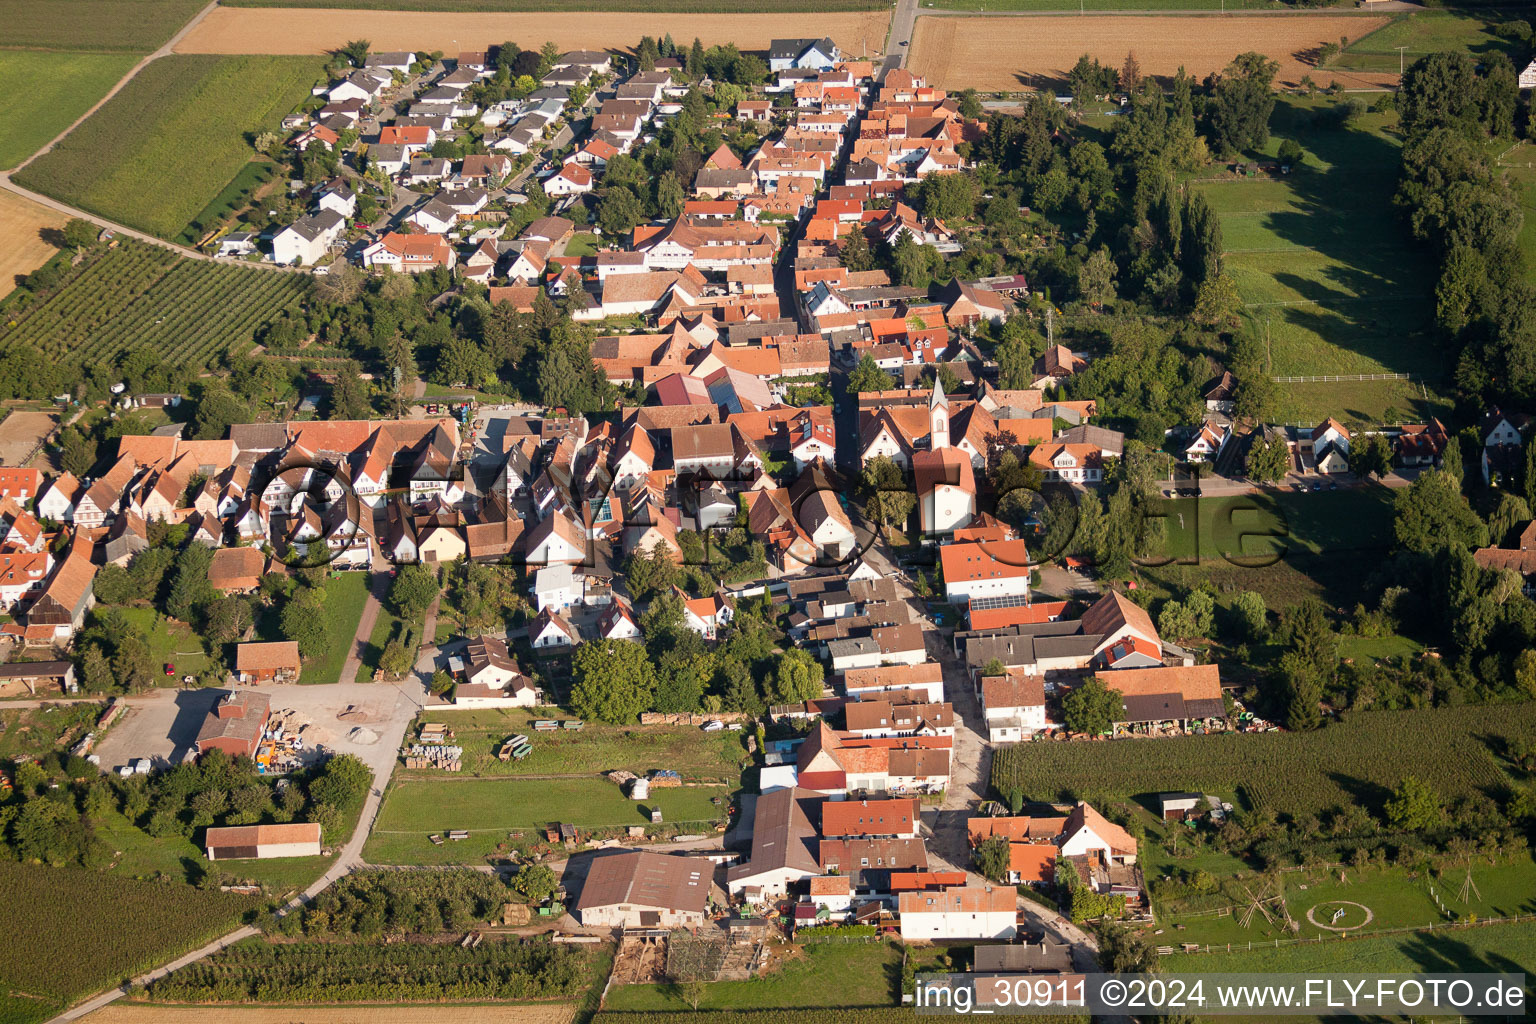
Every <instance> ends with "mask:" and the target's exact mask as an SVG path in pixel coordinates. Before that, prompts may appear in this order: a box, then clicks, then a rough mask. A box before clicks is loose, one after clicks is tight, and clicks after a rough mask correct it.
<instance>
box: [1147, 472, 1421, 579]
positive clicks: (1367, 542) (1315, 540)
mask: <svg viewBox="0 0 1536 1024" xmlns="http://www.w3.org/2000/svg"><path fill="white" fill-rule="evenodd" d="M1394 497H1395V494H1394V492H1393V491H1392V490H1390V489H1389V488H1386V487H1381V486H1376V485H1367V486H1364V487H1346V488H1343V489H1341V490H1337V491H1323V492H1320V493H1312V492H1308V493H1306V494H1301V493H1298V492H1295V491H1274V492H1265V493H1262V494H1244V495H1238V496H1227V497H1199V498H1169V499H1165V500H1163V501H1162V502H1161V503H1160V504H1159V506H1158V507H1157V508H1156V509H1155V511H1157V512H1160V513H1161V514H1162V515H1163V516H1164V517H1165V518H1164V520H1163V524H1164V530H1165V537H1166V545H1165V547H1164V548H1163V550H1162V551H1157V552H1148V555H1149V556H1168V557H1174V558H1188V557H1190V556H1191V555H1193V554H1195V553H1196V552H1197V551H1198V554H1199V557H1200V560H1201V562H1202V564H1204V563H1207V562H1217V561H1218V560H1219V561H1220V562H1221V563H1222V564H1230V563H1228V562H1227V559H1228V558H1233V559H1241V560H1245V561H1246V560H1251V561H1253V562H1266V561H1270V560H1272V559H1275V558H1276V557H1278V558H1284V557H1286V555H1288V554H1289V553H1290V552H1292V551H1294V552H1297V553H1298V554H1309V555H1321V554H1328V553H1336V554H1353V553H1357V552H1359V551H1360V550H1361V549H1362V548H1371V549H1376V548H1383V547H1385V546H1387V545H1388V544H1390V543H1391V540H1392V502H1393V498H1394Z"/></svg>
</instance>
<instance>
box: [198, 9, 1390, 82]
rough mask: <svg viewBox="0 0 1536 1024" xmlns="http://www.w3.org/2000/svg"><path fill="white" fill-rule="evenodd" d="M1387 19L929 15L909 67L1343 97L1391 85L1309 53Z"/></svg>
mask: <svg viewBox="0 0 1536 1024" xmlns="http://www.w3.org/2000/svg"><path fill="white" fill-rule="evenodd" d="M1387 21H1388V19H1387V18H1383V17H1356V16H1353V15H1326V14H1324V15H1310V14H1308V15H1291V14H1271V15H1263V14H1254V15H1246V16H1233V17H1225V18H1222V17H1200V16H1173V15H1106V16H1095V15H1088V16H1086V17H1084V16H1071V15H1063V16H1060V17H1054V16H1039V17H1036V16H1028V17H1024V16H1017V17H982V18H970V17H950V16H931V17H923V18H919V19H918V22H917V31H916V32H915V34H914V36H913V39H912V61H911V65H910V66H911V68H912V70H913V72H915V73H916V74H918V75H921V76H922V77H924V78H926V79H927V80H928V81H929V82H930V83H931V84H933V85H938V86H941V87H943V88H946V89H963V88H965V87H967V86H970V87H972V88H975V89H980V90H982V91H984V92H985V91H994V90H1000V91H1018V90H1020V89H1024V88H1038V87H1040V86H1043V85H1047V84H1051V85H1054V84H1060V83H1064V82H1065V81H1066V77H1067V71H1068V70H1069V69H1070V68H1071V67H1072V65H1073V64H1076V63H1077V59H1078V58H1079V57H1081V56H1082V55H1083V54H1084V53H1087V54H1089V55H1091V56H1093V57H1095V58H1097V59H1098V60H1101V61H1103V62H1105V63H1107V64H1109V65H1110V66H1112V67H1119V66H1120V65H1121V63H1122V62H1124V60H1125V55H1126V53H1128V52H1130V51H1132V50H1134V51H1135V52H1136V59H1137V61H1139V62H1140V64H1141V70H1142V72H1143V73H1144V74H1149V75H1167V76H1172V75H1173V74H1175V73H1176V72H1177V71H1178V69H1179V68H1180V67H1182V68H1184V70H1185V71H1186V72H1188V73H1189V74H1191V75H1194V76H1195V77H1196V78H1203V77H1205V76H1206V75H1207V74H1209V73H1211V72H1213V71H1220V70H1221V69H1222V68H1223V67H1225V66H1226V65H1227V63H1228V62H1230V61H1231V60H1232V58H1233V57H1235V56H1237V55H1238V54H1239V53H1244V52H1246V51H1249V50H1257V51H1259V52H1260V53H1264V54H1267V55H1268V56H1270V57H1272V58H1274V59H1275V60H1276V61H1278V62H1279V63H1280V72H1279V74H1278V75H1276V76H1275V84H1276V85H1279V86H1289V85H1295V84H1296V83H1297V82H1299V81H1300V80H1301V77H1302V76H1303V75H1311V76H1312V78H1313V79H1314V80H1315V81H1316V82H1317V84H1318V85H1323V86H1326V85H1327V84H1328V83H1329V82H1330V81H1331V80H1333V79H1335V78H1336V79H1338V80H1339V82H1340V84H1342V85H1343V86H1344V87H1345V88H1347V89H1358V88H1370V87H1376V86H1384V85H1394V84H1396V81H1397V75H1396V74H1387V73H1383V72H1347V71H1335V70H1333V69H1331V68H1317V67H1314V66H1313V65H1312V63H1311V55H1312V54H1313V52H1315V51H1316V49H1317V47H1318V46H1320V45H1321V44H1322V43H1324V42H1327V41H1330V40H1332V41H1334V42H1337V41H1338V39H1339V37H1340V36H1348V37H1349V38H1351V39H1358V38H1360V37H1361V36H1363V35H1365V34H1366V33H1367V32H1370V31H1372V30H1374V29H1376V28H1378V27H1380V26H1381V25H1384V24H1386V22H1387ZM205 24H206V22H205Z"/></svg>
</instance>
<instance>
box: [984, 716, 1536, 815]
mask: <svg viewBox="0 0 1536 1024" xmlns="http://www.w3.org/2000/svg"><path fill="white" fill-rule="evenodd" d="M1533 735H1536V705H1531V704H1515V705H1500V706H1499V707H1497V708H1486V707H1461V708H1433V709H1425V710H1420V711H1375V712H1360V713H1356V714H1353V715H1349V716H1347V717H1346V718H1344V719H1343V720H1342V721H1336V722H1331V723H1330V724H1328V725H1327V726H1326V727H1324V728H1322V729H1319V730H1317V731H1315V732H1301V733H1287V732H1272V733H1257V734H1242V735H1234V734H1225V735H1215V736H1187V737H1175V738H1171V739H1160V740H1158V741H1157V742H1155V743H1153V742H1140V741H1135V740H1119V741H1113V742H1103V743H1087V742H1078V743H1066V742H1040V743H1029V744H1023V745H1021V746H1014V747H1007V748H1004V749H1001V750H999V751H998V752H997V753H996V755H994V757H993V761H992V786H993V789H994V790H996V791H997V792H998V793H1006V792H1008V791H1009V790H1010V789H1012V788H1014V787H1017V788H1018V789H1019V790H1020V791H1021V792H1022V793H1023V794H1024V796H1025V797H1026V798H1029V799H1036V800H1044V799H1055V798H1057V797H1061V796H1065V795H1067V794H1076V795H1077V796H1079V797H1081V798H1083V799H1094V798H1100V797H1106V798H1107V797H1134V796H1137V795H1144V794H1148V793H1163V792H1170V791H1184V790H1200V791H1204V792H1208V793H1217V794H1221V795H1229V796H1237V797H1239V798H1240V799H1241V801H1242V803H1243V804H1246V805H1247V806H1250V807H1270V808H1273V809H1275V810H1276V811H1278V812H1280V813H1282V814H1292V815H1296V814H1305V813H1309V812H1310V813H1320V812H1322V811H1325V810H1327V809H1329V808H1331V807H1336V806H1345V805H1348V804H1359V805H1362V806H1364V807H1366V808H1368V809H1370V810H1373V811H1375V810H1379V809H1380V808H1381V806H1382V804H1383V803H1384V802H1385V801H1386V798H1387V797H1388V796H1389V795H1390V793H1391V791H1392V790H1393V789H1394V788H1395V787H1396V786H1397V785H1398V783H1399V782H1401V781H1402V779H1403V778H1404V777H1405V776H1407V775H1416V776H1418V777H1419V778H1421V779H1423V780H1424V781H1425V782H1427V783H1429V784H1430V785H1431V786H1433V787H1434V788H1435V790H1436V791H1437V792H1438V793H1439V795H1440V796H1441V797H1442V798H1443V799H1444V800H1445V801H1446V802H1450V801H1452V800H1455V799H1456V798H1457V797H1461V796H1468V795H1471V794H1473V793H1480V792H1488V791H1490V790H1494V789H1497V788H1498V787H1500V786H1502V785H1504V784H1505V783H1506V782H1507V776H1506V774H1505V772H1504V770H1503V768H1502V767H1501V765H1500V762H1499V759H1498V757H1497V755H1496V754H1495V752H1494V751H1493V750H1492V749H1490V745H1491V744H1493V743H1496V742H1499V741H1502V740H1507V739H1509V738H1511V737H1515V736H1525V737H1530V736H1533Z"/></svg>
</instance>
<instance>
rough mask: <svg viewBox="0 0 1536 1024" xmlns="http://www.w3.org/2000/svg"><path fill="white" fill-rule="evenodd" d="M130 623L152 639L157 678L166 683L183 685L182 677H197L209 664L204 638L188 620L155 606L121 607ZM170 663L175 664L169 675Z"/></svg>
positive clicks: (147, 638)
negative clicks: (166, 613)
mask: <svg viewBox="0 0 1536 1024" xmlns="http://www.w3.org/2000/svg"><path fill="white" fill-rule="evenodd" d="M119 610H120V611H121V612H122V613H123V617H124V618H125V619H127V620H128V623H129V625H131V626H133V627H134V628H135V629H137V630H138V631H139V632H141V633H143V634H144V638H145V639H146V640H148V641H149V653H150V658H151V659H152V660H153V661H154V664H155V672H156V675H155V681H156V682H158V683H161V684H163V685H165V686H180V685H181V677H182V676H186V675H192V676H195V675H197V674H198V673H199V672H201V671H202V670H203V669H205V668H207V667H208V664H209V658H208V650H207V648H205V647H204V646H203V640H202V638H201V637H199V636H198V635H197V634H196V633H194V632H193V631H192V628H191V627H190V626H188V625H187V624H186V623H185V622H177V621H176V620H175V619H172V618H169V617H167V616H165V615H162V614H161V613H159V612H157V611H155V609H153V608H122V609H119ZM167 665H173V666H175V669H174V671H172V672H171V673H170V674H169V675H167V674H166V672H165V667H166V666H167Z"/></svg>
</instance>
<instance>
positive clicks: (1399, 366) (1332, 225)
mask: <svg viewBox="0 0 1536 1024" xmlns="http://www.w3.org/2000/svg"><path fill="white" fill-rule="evenodd" d="M1338 102H1344V101H1343V100H1342V99H1341V100H1339V101H1338ZM1327 110H1328V108H1327V107H1326V106H1325V107H1321V108H1319V107H1317V106H1315V105H1314V104H1308V103H1304V102H1302V101H1299V100H1297V99H1294V98H1290V97H1281V98H1280V99H1279V102H1278V104H1277V106H1276V109H1275V114H1274V116H1273V118H1272V119H1271V129H1272V132H1273V134H1275V135H1276V136H1278V137H1281V138H1290V139H1294V140H1295V141H1296V142H1297V143H1298V144H1299V145H1301V147H1302V148H1303V149H1304V150H1306V151H1307V152H1308V153H1310V154H1311V155H1312V156H1314V157H1315V158H1316V159H1317V160H1318V161H1320V162H1322V163H1323V164H1326V165H1327V166H1326V167H1318V166H1314V165H1312V164H1304V165H1303V166H1301V167H1300V168H1298V169H1297V170H1296V171H1295V173H1293V174H1292V175H1290V176H1289V177H1287V178H1285V179H1284V181H1285V183H1286V185H1287V186H1288V187H1289V190H1290V193H1291V202H1290V204H1289V205H1288V208H1285V209H1279V210H1275V211H1273V212H1270V213H1267V214H1263V215H1262V223H1263V225H1264V226H1265V227H1266V228H1268V229H1269V231H1270V232H1271V233H1272V234H1273V235H1274V236H1275V238H1276V239H1278V240H1280V241H1282V242H1285V243H1289V244H1291V245H1295V246H1298V247H1301V248H1304V249H1307V250H1311V252H1312V253H1314V254H1315V258H1320V259H1321V260H1322V261H1325V262H1324V263H1323V266H1322V269H1321V280H1319V279H1317V278H1314V277H1306V276H1303V275H1301V274H1298V273H1295V272H1284V273H1276V274H1274V275H1273V277H1274V280H1275V281H1276V283H1277V284H1279V285H1281V286H1283V287H1286V288H1289V289H1292V290H1293V291H1294V292H1295V293H1296V294H1297V295H1298V296H1300V297H1301V298H1302V299H1305V300H1308V301H1310V302H1314V303H1316V304H1317V308H1308V307H1294V306H1292V307H1272V308H1273V309H1274V310H1276V311H1277V312H1278V313H1279V316H1280V317H1281V318H1283V319H1285V320H1286V321H1288V322H1290V323H1291V324H1292V325H1294V326H1296V327H1298V328H1300V329H1305V330H1309V331H1311V332H1313V333H1314V334H1316V335H1317V336H1318V337H1319V338H1321V339H1322V340H1324V341H1326V342H1328V343H1329V344H1331V345H1333V346H1336V347H1338V348H1339V349H1342V350H1345V351H1349V352H1356V353H1358V354H1359V355H1361V356H1364V357H1366V358H1369V359H1372V360H1374V361H1376V362H1378V363H1380V364H1381V365H1382V366H1383V367H1385V368H1386V369H1388V370H1390V371H1393V372H1409V373H1414V374H1422V375H1426V376H1441V375H1443V374H1444V373H1445V372H1446V371H1447V369H1448V366H1447V364H1446V357H1445V355H1444V353H1442V352H1441V351H1439V350H1438V349H1437V348H1436V347H1435V346H1434V344H1433V339H1432V338H1431V337H1430V336H1429V334H1428V333H1427V332H1426V331H1424V330H1423V329H1422V328H1421V327H1420V326H1419V325H1421V324H1428V323H1431V322H1432V320H1433V317H1432V313H1433V310H1432V309H1431V303H1430V300H1431V297H1432V296H1431V293H1430V291H1428V290H1426V289H1424V288H1423V287H1422V286H1421V284H1420V283H1419V282H1421V281H1422V280H1425V279H1432V274H1431V270H1432V266H1431V262H1432V261H1431V260H1430V258H1429V255H1428V253H1427V252H1426V251H1425V250H1424V249H1423V248H1422V247H1419V246H1417V245H1416V244H1414V243H1411V242H1410V240H1409V239H1408V237H1407V227H1406V226H1405V225H1404V224H1403V222H1402V220H1401V218H1400V217H1399V215H1398V213H1397V211H1396V210H1395V209H1394V208H1393V206H1392V193H1393V191H1394V189H1395V187H1396V182H1397V172H1398V168H1399V166H1400V163H1401V157H1400V151H1399V148H1398V147H1397V146H1396V145H1394V144H1393V143H1392V142H1391V140H1389V139H1388V138H1386V137H1385V136H1384V135H1383V134H1382V133H1381V132H1379V131H1372V130H1367V129H1365V128H1361V127H1356V126H1354V125H1343V126H1337V127H1335V126H1330V125H1329V124H1328V123H1327V118H1326V112H1327ZM1320 112H1321V113H1322V114H1323V115H1324V116H1322V117H1320V116H1319V114H1320ZM1244 156H1245V158H1250V159H1259V158H1268V157H1267V155H1266V154H1263V153H1249V154H1245V155H1244ZM1237 187H1243V186H1242V185H1241V183H1239V185H1238V186H1237ZM1287 258H1288V259H1289V258H1306V254H1305V253H1296V254H1294V257H1287ZM1255 315H1256V316H1260V317H1262V316H1265V315H1271V316H1272V315H1275V313H1270V312H1268V311H1267V310H1264V311H1255ZM1314 362H1315V366H1314V367H1309V368H1308V370H1307V371H1306V372H1309V373H1316V374H1329V373H1350V372H1355V370H1354V369H1353V368H1352V367H1348V366H1340V365H1339V364H1338V362H1337V361H1330V360H1328V359H1327V353H1326V351H1320V352H1318V353H1317V358H1316V359H1315V360H1314Z"/></svg>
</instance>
